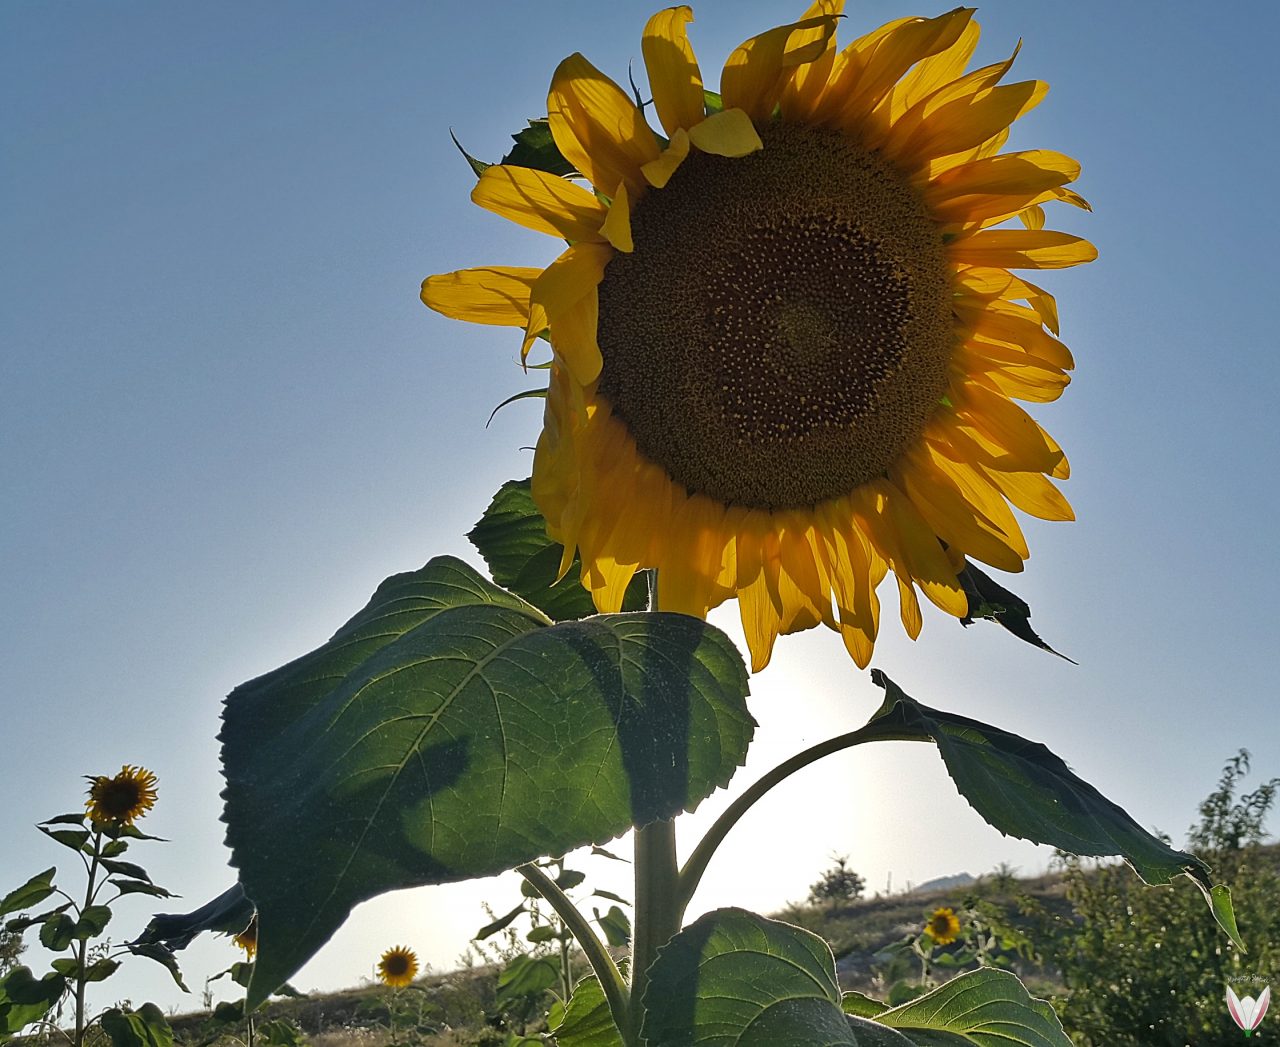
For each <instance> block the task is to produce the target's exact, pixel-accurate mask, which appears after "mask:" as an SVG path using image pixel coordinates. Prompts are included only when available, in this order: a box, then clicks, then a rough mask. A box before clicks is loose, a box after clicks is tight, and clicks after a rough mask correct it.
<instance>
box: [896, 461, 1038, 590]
mask: <svg viewBox="0 0 1280 1047" xmlns="http://www.w3.org/2000/svg"><path fill="white" fill-rule="evenodd" d="M890 479H891V480H892V481H893V482H894V484H896V485H897V486H898V487H900V488H902V490H903V491H905V492H906V494H907V496H908V497H909V498H910V499H911V501H912V504H913V505H914V506H915V507H916V509H918V510H919V511H920V515H921V516H923V517H924V519H925V520H926V521H927V522H928V524H929V526H930V527H931V528H932V529H933V531H934V533H935V534H936V535H938V537H940V538H942V539H943V541H945V542H946V543H947V544H948V545H949V546H954V547H955V548H956V550H957V551H959V552H962V553H964V554H966V555H968V556H973V557H975V558H976V559H979V560H981V561H983V562H984V563H988V564H991V566H992V567H998V568H1000V570H1002V571H1010V572H1018V571H1021V570H1022V561H1023V560H1025V559H1026V557H1027V548H1026V540H1025V539H1024V538H1023V537H1022V531H1021V529H1019V527H1018V524H1017V521H1016V520H1014V518H1013V514H1012V513H1011V512H1010V511H1009V507H1008V506H1007V505H1006V504H1005V503H1004V500H1003V498H1002V497H1001V495H1000V494H999V492H998V491H996V490H995V489H994V488H993V487H992V486H991V484H990V482H989V481H987V480H986V479H985V477H984V478H981V479H979V478H978V477H976V476H975V474H974V472H973V470H972V469H971V468H968V467H965V466H962V465H960V464H959V463H957V462H953V461H951V460H950V459H948V458H946V457H945V456H943V455H941V454H940V453H938V452H937V451H936V450H934V449H933V448H932V447H931V446H930V445H929V443H928V442H927V441H921V442H920V443H918V444H917V445H916V446H914V447H912V448H911V449H910V450H908V451H907V452H906V453H905V454H904V455H903V456H902V458H901V459H900V460H899V461H898V462H897V463H895V464H894V466H893V467H892V468H891V469H890Z"/></svg>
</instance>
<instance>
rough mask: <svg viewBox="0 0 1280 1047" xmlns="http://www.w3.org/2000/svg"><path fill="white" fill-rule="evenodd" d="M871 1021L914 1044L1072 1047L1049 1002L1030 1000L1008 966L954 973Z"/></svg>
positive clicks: (924, 1046)
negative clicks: (945, 981) (952, 976)
mask: <svg viewBox="0 0 1280 1047" xmlns="http://www.w3.org/2000/svg"><path fill="white" fill-rule="evenodd" d="M876 1021H877V1022H880V1023H881V1024H883V1025H888V1026H891V1027H892V1028H895V1029H898V1030H900V1031H901V1032H902V1034H903V1035H904V1036H906V1037H907V1039H909V1040H910V1041H911V1042H912V1043H914V1044H917V1045H918V1047H953V1045H954V1047H965V1045H972V1047H1071V1040H1070V1039H1069V1038H1068V1037H1067V1034H1066V1033H1064V1032H1063V1031H1062V1023H1061V1022H1060V1021H1058V1016H1057V1015H1056V1014H1054V1012H1053V1008H1052V1007H1050V1006H1049V1005H1048V1004H1047V1003H1045V1002H1044V1001H1043V1000H1034V999H1032V998H1031V996H1030V995H1029V994H1028V993H1027V990H1026V989H1025V988H1024V987H1023V985H1022V983H1021V982H1020V981H1018V979H1017V978H1015V977H1014V976H1013V975H1012V974H1010V973H1009V972H1008V971H997V970H994V969H992V968H990V967H984V968H982V969H981V970H977V971H970V972H969V973H968V974H962V975H960V976H959V977H958V978H953V979H952V980H951V981H949V982H947V983H946V984H945V985H941V986H939V987H938V988H936V989H934V990H933V991H932V992H928V993H925V994H924V995H923V996H920V997H918V998H916V999H914V1000H912V1001H911V1002H910V1003H904V1004H903V1005H902V1006H901V1007H894V1008H893V1009H892V1010H888V1011H884V1012H883V1013H882V1014H879V1015H877V1016H876Z"/></svg>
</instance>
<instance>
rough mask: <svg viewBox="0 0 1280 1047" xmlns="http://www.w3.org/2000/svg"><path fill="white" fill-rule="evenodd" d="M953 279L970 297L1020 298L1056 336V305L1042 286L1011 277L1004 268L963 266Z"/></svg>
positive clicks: (1051, 296)
mask: <svg viewBox="0 0 1280 1047" xmlns="http://www.w3.org/2000/svg"><path fill="white" fill-rule="evenodd" d="M956 279H957V281H958V282H959V284H960V285H961V286H962V287H964V288H965V289H966V290H970V291H972V292H973V293H974V294H981V295H989V296H993V297H998V298H1021V299H1022V300H1023V301H1025V302H1026V303H1027V304H1028V305H1029V306H1031V308H1032V309H1033V310H1034V311H1035V313H1036V315H1037V316H1039V317H1040V321H1041V323H1043V324H1044V325H1045V327H1047V328H1049V330H1050V331H1052V332H1053V333H1054V334H1057V333H1058V303H1057V301H1056V300H1055V299H1054V297H1053V295H1051V294H1050V293H1049V292H1048V291H1046V290H1045V289H1044V288H1043V287H1039V286H1037V285H1036V284H1033V283H1032V282H1031V281H1030V280H1024V279H1022V277H1020V276H1014V275H1013V274H1012V273H1011V272H1009V270H1008V269H987V268H982V267H976V266H972V267H967V268H962V269H959V270H958V271H957V272H956Z"/></svg>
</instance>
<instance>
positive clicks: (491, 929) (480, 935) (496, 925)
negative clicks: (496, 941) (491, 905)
mask: <svg viewBox="0 0 1280 1047" xmlns="http://www.w3.org/2000/svg"><path fill="white" fill-rule="evenodd" d="M525 911H526V910H525V907H524V906H523V905H517V906H516V907H515V908H514V909H512V910H511V911H510V912H509V913H507V914H506V915H505V916H499V917H498V918H497V919H496V920H494V921H493V922H492V923H486V924H485V925H484V926H483V927H481V928H480V930H478V931H476V933H475V935H474V937H473V938H472V939H471V940H472V941H476V942H479V941H484V939H485V938H488V937H490V936H491V935H494V934H497V933H498V932H499V931H505V930H506V929H507V928H508V927H510V926H511V924H512V922H513V921H514V920H515V918H516V917H517V916H519V915H520V914H521V913H522V912H525Z"/></svg>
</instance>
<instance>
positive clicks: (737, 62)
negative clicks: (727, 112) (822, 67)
mask: <svg viewBox="0 0 1280 1047" xmlns="http://www.w3.org/2000/svg"><path fill="white" fill-rule="evenodd" d="M836 22H837V19H836V18H835V17H834V16H830V15H828V16H823V17H820V18H806V19H802V20H801V21H799V22H792V23H791V24H790V25H783V26H778V27H777V28H776V29H770V30H769V31H768V32H764V33H761V34H760V35H759V36H753V37H752V38H751V39H750V40H746V41H744V42H743V43H741V44H739V45H738V47H737V48H736V49H735V50H734V51H733V53H732V54H731V55H729V59H728V61H727V62H725V66H724V72H723V73H721V75H720V94H721V98H722V99H723V100H724V107H725V108H726V109H742V110H745V111H746V114H747V116H749V117H750V118H751V119H752V120H767V119H769V117H770V116H771V115H772V114H773V107H774V106H775V105H777V104H778V97H779V95H780V94H781V93H782V87H783V74H784V72H785V71H786V70H787V69H791V68H794V67H795V66H798V65H801V64H803V63H805V62H812V61H813V60H814V59H815V58H818V57H819V56H820V55H821V54H822V53H823V52H824V51H825V50H826V47H827V41H828V40H829V39H830V38H831V36H832V35H833V34H834V33H835V31H836Z"/></svg>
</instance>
